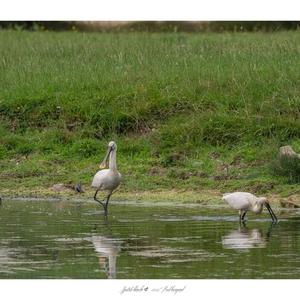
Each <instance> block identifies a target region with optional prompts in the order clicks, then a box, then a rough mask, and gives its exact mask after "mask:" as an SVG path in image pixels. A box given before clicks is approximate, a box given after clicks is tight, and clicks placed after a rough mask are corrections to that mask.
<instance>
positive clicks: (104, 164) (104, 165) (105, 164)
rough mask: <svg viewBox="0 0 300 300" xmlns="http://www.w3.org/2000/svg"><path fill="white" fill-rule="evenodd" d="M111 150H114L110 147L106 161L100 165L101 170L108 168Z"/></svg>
mask: <svg viewBox="0 0 300 300" xmlns="http://www.w3.org/2000/svg"><path fill="white" fill-rule="evenodd" d="M111 150H112V148H111V147H109V148H108V150H107V152H106V155H105V157H104V159H103V161H102V163H101V164H100V165H99V168H100V169H105V168H106V167H107V165H108V164H107V163H108V157H109V154H110V152H111Z"/></svg>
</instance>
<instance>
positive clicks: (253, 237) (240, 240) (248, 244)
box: [222, 225, 274, 250]
mask: <svg viewBox="0 0 300 300" xmlns="http://www.w3.org/2000/svg"><path fill="white" fill-rule="evenodd" d="M273 226H274V225H271V226H270V227H269V230H268V232H267V233H266V234H265V235H264V234H263V232H262V231H261V230H260V229H257V228H253V229H248V228H247V227H246V226H241V227H239V229H237V230H233V231H231V232H230V233H229V234H227V235H225V236H223V237H222V245H223V247H224V248H225V249H236V250H239V249H240V250H247V249H252V248H265V247H266V246H267V243H268V241H269V239H270V237H271V231H272V229H273Z"/></svg>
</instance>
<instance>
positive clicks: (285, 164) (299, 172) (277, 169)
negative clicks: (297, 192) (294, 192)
mask: <svg viewBox="0 0 300 300" xmlns="http://www.w3.org/2000/svg"><path fill="white" fill-rule="evenodd" d="M271 168H272V170H273V172H274V174H275V175H279V176H283V177H285V178H286V180H287V182H288V183H290V184H293V183H299V182H300V159H299V158H296V157H280V158H278V159H276V160H274V161H273V162H272V164H271Z"/></svg>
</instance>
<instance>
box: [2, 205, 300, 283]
mask: <svg viewBox="0 0 300 300" xmlns="http://www.w3.org/2000/svg"><path fill="white" fill-rule="evenodd" d="M277 214H278V217H279V219H280V222H279V223H278V224H277V225H274V226H272V225H271V222H270V218H269V215H268V214H267V213H264V214H262V215H261V216H259V217H258V216H256V215H253V214H251V213H249V215H248V222H247V226H246V227H240V226H239V223H238V218H237V215H236V213H235V212H233V211H231V210H230V209H227V208H226V207H221V208H213V207H210V208H208V207H205V206H200V205H199V206H158V205H156V204H155V205H130V204H127V205H124V204H123V205H122V204H121V203H119V204H112V205H111V206H110V215H109V217H108V220H105V219H104V217H103V212H102V209H101V207H100V206H99V205H97V204H94V203H93V202H76V201H13V200H7V201H3V203H2V205H1V206H0V226H1V230H0V278H90V279H92V278H102V279H104V278H117V279H118V278H119V279H122V278H124V279H132V278H139V279H150V278H157V279H175V278H176V279H196V278H300V254H299V251H300V211H299V210H294V211H282V212H281V213H280V214H279V213H278V212H277Z"/></svg>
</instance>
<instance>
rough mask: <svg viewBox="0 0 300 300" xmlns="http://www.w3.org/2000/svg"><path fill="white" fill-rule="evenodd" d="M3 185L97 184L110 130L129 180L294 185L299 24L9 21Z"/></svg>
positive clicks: (1, 39) (131, 185)
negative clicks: (71, 26)
mask: <svg viewBox="0 0 300 300" xmlns="http://www.w3.org/2000/svg"><path fill="white" fill-rule="evenodd" d="M0 53H1V59H0V121H1V123H0V136H1V139H0V159H1V161H0V188H2V189H8V190H12V191H15V190H17V189H22V188H27V189H34V188H36V187H39V188H49V187H51V186H52V185H53V184H54V183H58V182H69V181H71V182H78V181H81V182H82V184H83V185H84V186H89V184H90V182H91V178H92V176H93V174H94V173H95V172H96V171H97V166H98V163H99V162H100V160H101V159H102V157H103V155H104V152H105V148H106V144H107V142H108V141H109V140H115V141H116V142H117V143H118V165H119V169H120V171H121V173H122V174H123V177H124V186H123V188H124V189H125V190H126V191H148V190H161V189H174V188H175V189H187V190H201V189H217V190H221V191H225V190H226V191H228V190H238V189H244V190H249V191H253V192H259V193H266V192H270V191H272V192H276V193H280V192H283V191H285V192H286V191H287V190H293V189H294V188H295V183H294V185H293V184H291V183H290V181H289V180H288V179H287V177H286V176H285V174H281V173H280V172H279V173H280V174H279V173H278V172H277V173H274V168H272V166H271V162H272V160H274V157H276V155H277V152H278V148H279V147H280V146H282V145H285V144H291V145H292V146H293V147H294V148H295V150H296V151H298V152H300V92H299V86H300V77H299V70H300V60H299V55H300V34H299V32H298V31H293V32H277V33H259V32H256V33H224V34H216V33H201V34H196V33H194V34H192V33H101V34H99V33H78V32H60V33H54V32H25V31H20V32H17V31H0Z"/></svg>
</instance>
